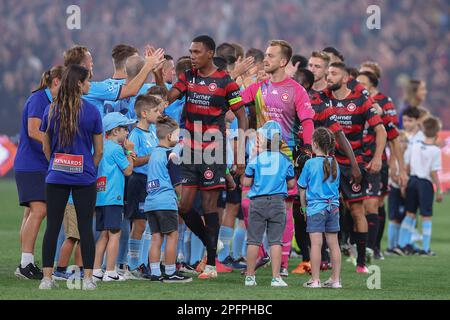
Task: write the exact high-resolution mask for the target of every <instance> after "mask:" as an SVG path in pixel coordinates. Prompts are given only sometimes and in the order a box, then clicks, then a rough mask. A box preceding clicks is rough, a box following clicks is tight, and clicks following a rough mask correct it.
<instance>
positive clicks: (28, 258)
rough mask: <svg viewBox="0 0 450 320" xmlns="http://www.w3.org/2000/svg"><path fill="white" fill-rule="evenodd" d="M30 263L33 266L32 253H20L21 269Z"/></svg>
mask: <svg viewBox="0 0 450 320" xmlns="http://www.w3.org/2000/svg"><path fill="white" fill-rule="evenodd" d="M30 263H32V264H34V255H33V254H32V253H26V252H22V259H21V260H20V265H21V266H22V268H25V267H26V266H27V265H29V264H30Z"/></svg>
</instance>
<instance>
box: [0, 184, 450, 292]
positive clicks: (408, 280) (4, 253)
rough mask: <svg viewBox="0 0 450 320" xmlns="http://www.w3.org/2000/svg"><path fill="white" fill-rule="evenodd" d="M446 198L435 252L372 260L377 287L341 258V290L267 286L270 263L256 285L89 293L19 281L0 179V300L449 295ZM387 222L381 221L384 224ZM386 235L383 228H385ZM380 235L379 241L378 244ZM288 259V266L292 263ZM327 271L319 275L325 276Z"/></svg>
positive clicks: (130, 286)
mask: <svg viewBox="0 0 450 320" xmlns="http://www.w3.org/2000/svg"><path fill="white" fill-rule="evenodd" d="M449 209H450V197H448V196H447V197H446V198H445V201H444V202H443V203H441V204H436V206H435V216H434V218H433V219H434V220H433V235H432V243H431V247H432V249H433V251H435V252H436V254H437V256H436V257H417V256H411V257H398V256H395V257H386V259H385V260H384V261H375V262H374V264H376V265H377V266H379V268H380V271H381V273H380V274H381V282H380V283H381V289H372V290H371V289H368V287H367V279H368V277H369V276H370V275H361V274H357V273H356V272H355V268H354V266H353V265H351V264H350V263H348V262H345V257H343V260H344V261H343V268H342V284H343V289H341V290H330V289H315V290H312V289H306V288H303V287H302V284H303V282H305V281H306V280H307V279H308V275H293V274H290V275H289V277H288V278H287V280H286V282H287V283H288V284H289V287H288V288H271V287H270V279H271V274H270V268H265V269H263V270H261V271H260V270H258V273H257V277H256V278H257V283H258V286H257V287H253V288H246V287H244V278H243V276H241V275H240V273H239V272H237V271H234V272H232V273H229V274H219V278H218V279H215V280H206V281H205V280H199V279H194V281H193V282H191V283H187V284H163V283H154V282H148V281H126V282H122V283H99V285H98V289H97V290H96V291H92V292H86V291H80V290H69V289H68V288H67V286H66V283H65V282H59V285H60V287H59V289H56V290H51V291H40V290H38V285H39V282H38V281H31V280H19V279H17V278H16V277H15V276H14V270H15V268H16V267H17V265H18V263H19V262H20V247H19V227H20V223H21V219H22V214H23V209H22V208H20V207H19V206H18V202H17V192H16V186H15V183H14V181H13V180H5V179H3V180H0V259H1V260H0V288H2V290H0V299H2V300H4V299H51V300H54V299H74V300H80V299H120V300H122V299H137V300H142V299H162V300H164V299H175V300H177V299H188V300H201V299H217V300H227V299H233V300H245V299H257V300H275V299H280V300H287V299H299V300H307V299H324V300H331V299H357V300H377V299H400V300H404V299H408V300H410V299H449V298H450V277H449V276H448V274H447V272H449V266H450V210H449ZM44 227H45V224H43V226H42V228H41V232H40V233H39V237H38V240H37V247H36V252H37V255H36V260H37V263H38V265H39V266H42V263H41V245H42V236H43V231H44ZM386 227H387V224H386ZM385 234H386V233H385ZM385 246H386V239H384V241H383V248H385ZM298 262H299V261H298V259H291V261H290V268H289V269H290V270H292V269H293V268H294V267H295V266H296V265H297V263H298ZM328 276H329V272H324V273H322V275H321V279H322V280H326V279H327V277H328Z"/></svg>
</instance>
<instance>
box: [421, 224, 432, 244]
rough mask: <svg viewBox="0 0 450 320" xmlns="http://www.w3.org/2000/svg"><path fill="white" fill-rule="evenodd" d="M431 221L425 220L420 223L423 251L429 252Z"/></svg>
mask: <svg viewBox="0 0 450 320" xmlns="http://www.w3.org/2000/svg"><path fill="white" fill-rule="evenodd" d="M431 226H432V223H431V220H426V221H423V222H422V236H423V239H422V244H423V250H425V251H427V252H428V251H430V243H431Z"/></svg>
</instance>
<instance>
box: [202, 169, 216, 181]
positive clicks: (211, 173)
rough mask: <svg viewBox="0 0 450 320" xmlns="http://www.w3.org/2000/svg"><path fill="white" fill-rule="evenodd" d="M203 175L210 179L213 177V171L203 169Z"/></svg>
mask: <svg viewBox="0 0 450 320" xmlns="http://www.w3.org/2000/svg"><path fill="white" fill-rule="evenodd" d="M203 176H204V177H205V179H207V180H211V179H212V178H214V172H212V171H211V170H209V169H208V170H206V171H205V173H204V174H203Z"/></svg>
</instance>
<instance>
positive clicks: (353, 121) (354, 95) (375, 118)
mask: <svg viewBox="0 0 450 320" xmlns="http://www.w3.org/2000/svg"><path fill="white" fill-rule="evenodd" d="M327 94H328V96H329V97H330V100H331V103H332V108H333V110H334V112H335V113H336V116H337V121H338V122H339V124H340V126H341V127H342V130H343V132H344V134H345V136H346V137H347V140H348V141H349V142H350V145H351V146H352V149H353V152H354V154H355V157H356V161H357V162H358V163H364V158H363V154H364V148H363V133H364V128H365V124H366V122H367V123H368V124H369V126H370V127H375V126H377V125H379V124H382V123H383V122H382V120H381V117H380V116H379V115H378V114H377V112H376V110H375V109H374V108H373V107H372V104H373V100H372V99H371V98H370V97H369V98H367V97H366V96H365V95H364V94H363V93H362V92H358V91H351V92H350V94H349V95H348V96H347V97H346V98H345V99H343V100H338V99H336V98H335V97H334V96H333V94H332V93H331V92H330V91H329V90H327ZM336 160H337V161H338V162H339V163H340V164H345V165H350V159H348V158H347V157H346V156H345V154H344V153H343V152H342V150H341V149H340V148H339V145H337V148H336Z"/></svg>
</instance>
